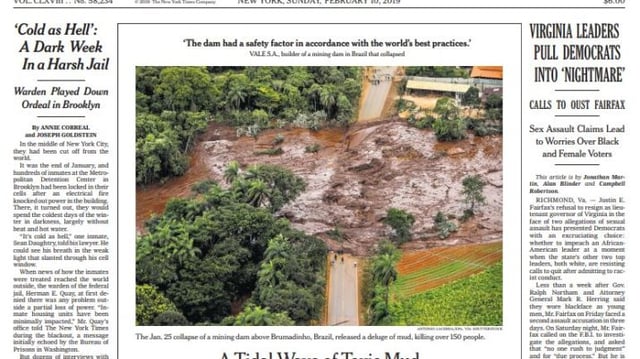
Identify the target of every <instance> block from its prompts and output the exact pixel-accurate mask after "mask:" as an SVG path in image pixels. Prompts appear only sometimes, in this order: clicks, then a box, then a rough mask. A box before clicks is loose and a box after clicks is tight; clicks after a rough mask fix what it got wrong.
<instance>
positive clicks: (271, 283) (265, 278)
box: [258, 258, 286, 288]
mask: <svg viewBox="0 0 640 359" xmlns="http://www.w3.org/2000/svg"><path fill="white" fill-rule="evenodd" d="M283 265H284V260H282V259H278V258H276V259H272V260H265V261H263V262H262V264H261V265H260V270H259V271H258V286H259V287H261V288H264V287H271V288H273V287H275V286H277V285H278V284H279V283H281V282H282V281H284V280H285V279H286V278H285V275H284V273H282V270H281V268H282V266H283Z"/></svg>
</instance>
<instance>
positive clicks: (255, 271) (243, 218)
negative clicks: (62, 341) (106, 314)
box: [136, 163, 327, 325]
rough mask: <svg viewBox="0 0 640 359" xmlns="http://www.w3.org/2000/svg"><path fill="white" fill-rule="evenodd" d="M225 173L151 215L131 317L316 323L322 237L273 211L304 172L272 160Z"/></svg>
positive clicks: (157, 321)
mask: <svg viewBox="0 0 640 359" xmlns="http://www.w3.org/2000/svg"><path fill="white" fill-rule="evenodd" d="M225 180H226V181H227V182H228V184H227V185H226V186H224V187H223V186H221V185H219V184H217V183H215V182H213V181H206V182H201V183H199V184H197V185H196V186H194V190H195V193H194V195H193V196H192V197H190V198H175V199H173V200H171V201H170V202H169V203H168V204H167V206H166V209H165V211H164V213H163V214H162V215H161V216H156V217H153V218H151V219H150V220H149V221H147V223H146V229H147V233H146V234H144V235H140V236H139V237H138V238H137V241H136V247H137V248H136V284H137V289H136V322H137V324H138V325H188V324H223V325H269V324H271V325H292V324H298V325H304V324H312V323H316V322H317V321H318V319H319V315H320V312H321V309H322V306H323V304H324V281H325V279H324V267H325V258H326V253H327V249H326V246H325V244H324V243H323V242H322V241H321V240H319V239H317V238H315V237H312V236H308V235H305V234H304V233H302V232H300V231H297V230H294V229H292V228H291V226H290V225H289V222H288V221H287V220H286V219H282V218H276V217H274V215H273V212H275V211H276V210H278V209H279V208H280V207H281V206H283V205H284V204H286V203H287V202H289V201H291V200H292V199H294V198H295V197H296V196H298V194H299V193H300V192H301V191H303V190H304V188H305V183H304V181H302V179H300V178H298V177H296V176H295V175H293V174H292V173H291V172H290V171H289V170H286V169H283V168H280V167H277V166H272V165H254V166H251V167H249V168H247V169H245V170H242V169H240V168H239V166H238V164H237V163H231V164H229V166H227V170H226V172H225ZM240 305H243V307H244V309H243V311H242V312H241V313H240V314H239V315H237V316H232V313H233V308H234V306H235V307H238V306H240ZM236 313H237V310H236Z"/></svg>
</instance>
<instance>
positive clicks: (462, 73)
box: [404, 66, 469, 78]
mask: <svg viewBox="0 0 640 359" xmlns="http://www.w3.org/2000/svg"><path fill="white" fill-rule="evenodd" d="M404 71H405V74H406V75H407V76H420V77H462V78H467V77H469V70H467V69H464V68H460V67H454V66H410V67H405V69H404Z"/></svg>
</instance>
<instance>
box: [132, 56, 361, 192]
mask: <svg viewBox="0 0 640 359" xmlns="http://www.w3.org/2000/svg"><path fill="white" fill-rule="evenodd" d="M361 70H362V69H361V68H359V67H328V66H322V67H138V68H137V69H136V111H137V114H136V183H138V184H147V183H152V182H155V181H158V180H162V179H165V178H168V177H171V176H179V175H181V174H183V173H184V171H185V170H186V169H187V166H188V161H187V154H188V152H189V150H190V149H191V147H192V146H193V143H194V140H195V136H196V135H197V134H198V133H199V132H201V131H202V130H204V129H205V128H206V126H207V123H208V122H209V121H216V122H219V123H224V124H228V125H231V126H236V127H237V128H238V134H239V135H251V136H256V135H257V134H258V133H259V132H260V131H261V130H262V129H266V128H274V127H277V128H281V127H284V126H296V127H304V128H311V129H319V128H321V127H324V126H346V125H348V124H349V123H350V121H351V120H352V119H353V118H354V117H355V113H356V112H357V109H358V101H359V99H360V92H361Z"/></svg>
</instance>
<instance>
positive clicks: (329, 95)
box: [320, 86, 336, 118]
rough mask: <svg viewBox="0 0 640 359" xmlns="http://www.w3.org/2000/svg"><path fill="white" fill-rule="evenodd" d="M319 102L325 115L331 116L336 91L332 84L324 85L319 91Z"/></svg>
mask: <svg viewBox="0 0 640 359" xmlns="http://www.w3.org/2000/svg"><path fill="white" fill-rule="evenodd" d="M320 104H322V107H324V110H325V112H326V113H327V116H328V117H329V118H331V117H332V116H333V113H334V111H333V107H334V105H335V104H336V91H335V88H334V87H333V86H325V87H323V88H322V90H321V91H320Z"/></svg>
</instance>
